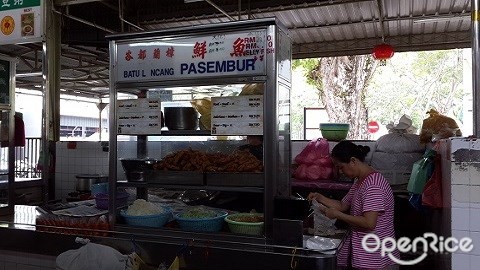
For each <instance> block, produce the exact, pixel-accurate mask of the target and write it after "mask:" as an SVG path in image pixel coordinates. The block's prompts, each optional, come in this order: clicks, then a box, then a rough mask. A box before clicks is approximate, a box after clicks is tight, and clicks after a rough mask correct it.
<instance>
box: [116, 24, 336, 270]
mask: <svg viewBox="0 0 480 270" xmlns="http://www.w3.org/2000/svg"><path fill="white" fill-rule="evenodd" d="M108 39H109V40H110V138H109V147H110V152H109V193H108V197H109V198H111V199H109V200H108V211H109V213H108V214H109V222H110V228H112V229H113V231H114V232H115V235H117V236H122V235H128V237H130V238H133V239H136V241H142V239H143V240H144V239H149V240H151V239H157V241H158V242H159V243H163V244H164V245H177V248H178V246H180V247H181V246H182V245H185V241H188V243H194V245H193V246H195V248H199V247H200V248H203V249H208V250H212V251H211V252H210V253H209V254H212V253H213V252H216V253H217V254H225V256H220V257H218V258H217V260H219V261H221V262H223V263H226V262H227V261H229V260H231V257H230V256H229V255H228V253H229V252H234V253H243V254H250V255H251V256H249V257H246V258H250V259H247V260H246V261H245V260H242V264H244V265H249V266H252V265H255V263H257V264H259V263H260V262H259V261H258V260H257V259H258V258H262V256H273V257H275V256H279V258H283V259H280V260H278V261H277V263H284V262H286V261H288V259H290V262H292V263H293V262H295V263H296V262H297V260H300V261H303V263H301V264H299V267H298V268H303V267H310V268H309V269H311V267H312V266H313V267H315V268H316V269H334V268H335V253H334V252H333V253H332V250H330V251H329V252H328V253H322V252H312V251H311V250H306V249H304V248H303V245H302V244H304V242H305V239H304V238H302V237H303V235H302V233H303V221H301V220H285V219H279V218H276V217H275V215H274V213H275V212H276V211H275V209H274V208H275V205H274V199H275V198H277V197H289V196H290V169H289V168H290V159H291V154H290V136H289V132H290V126H289V121H290V114H289V113H290V108H289V106H290V88H291V41H290V38H289V37H288V34H287V31H286V30H285V28H284V27H282V26H281V25H280V24H279V22H278V21H277V20H275V19H261V20H251V21H238V22H230V23H222V24H214V25H202V26H196V27H188V28H178V29H168V30H162V31H154V32H141V33H129V34H120V35H112V36H109V37H108ZM202 100H203V101H205V100H207V101H210V106H206V107H207V108H208V110H206V112H205V110H203V109H205V106H204V107H202V106H195V105H198V102H200V103H201V101H202ZM191 105H193V107H194V108H195V109H196V111H197V112H198V114H194V116H193V117H192V116H191V113H190V112H189V111H191V110H189V109H188V107H191ZM194 113H196V112H194ZM198 116H200V117H198ZM164 125H165V126H164ZM244 136H261V138H262V139H263V157H262V158H260V160H259V159H257V158H256V157H255V156H253V155H251V153H246V152H244V151H238V148H239V147H240V146H241V144H242V143H243V142H242V141H240V140H239V138H241V137H244ZM125 137H127V138H128V139H127V140H124V139H125ZM132 162H137V163H138V162H140V165H138V164H137V165H136V166H137V167H136V169H135V168H134V169H133V170H130V169H129V168H131V165H132ZM134 167H135V166H134ZM132 190H133V192H132ZM125 191H127V193H129V196H130V198H129V201H128V202H125V201H123V200H122V198H121V197H123V196H124V194H125ZM188 192H197V193H199V192H200V193H216V194H222V195H223V194H225V193H226V194H229V195H231V194H235V196H234V197H236V198H240V199H238V203H237V204H230V205H228V204H210V205H208V206H209V207H206V208H203V209H202V210H201V211H203V212H202V213H201V215H200V217H199V218H198V219H195V218H192V219H190V220H189V218H190V217H187V215H185V212H187V211H188V210H187V209H190V208H191V207H190V205H188V204H187V205H181V207H178V204H172V203H171V202H172V201H173V200H172V199H178V198H179V197H181V196H186V195H185V194H187V193H188ZM178 194H180V196H177V195H178ZM132 195H133V197H134V198H131V196H132ZM242 198H243V199H242ZM259 198H260V199H259ZM210 199H211V197H210ZM223 199H224V200H227V201H228V200H229V199H230V198H225V197H224V198H223ZM132 200H135V201H134V202H133V203H132ZM150 201H151V202H150ZM154 201H156V202H157V205H160V207H162V208H163V210H162V211H168V214H171V216H169V217H165V218H164V219H165V220H166V221H164V222H160V223H155V225H152V224H149V223H148V222H147V223H145V222H144V221H145V220H144V219H143V221H141V222H136V221H138V218H136V217H132V216H129V214H128V212H129V211H130V210H131V209H130V207H131V206H133V205H134V204H136V203H142V204H143V205H144V207H145V208H148V207H150V206H151V204H152V203H153V202H154ZM218 201H221V200H218ZM184 202H185V201H184ZM242 203H249V205H248V206H247V207H248V208H250V207H251V208H252V209H253V210H254V211H256V212H258V213H260V214H257V216H260V217H262V218H263V221H262V222H261V223H262V226H263V228H261V229H260V230H254V232H253V233H245V231H241V230H240V231H235V229H232V227H230V226H229V224H226V222H224V220H225V221H226V220H227V219H228V217H229V216H231V215H232V214H235V213H242V212H243V213H244V214H246V213H245V212H248V210H246V209H245V207H241V205H242ZM127 205H129V206H128V210H127V211H126V207H127ZM149 205H150V206H149ZM152 207H153V206H152ZM195 209H198V208H195ZM205 209H206V210H205ZM279 210H280V209H277V212H278V211H279ZM194 211H196V210H194ZM205 211H213V212H214V214H213V216H212V217H206V216H204V215H205ZM220 213H221V214H220ZM188 214H189V215H192V213H191V212H189V213H188ZM195 215H198V212H197V213H195ZM226 217H227V218H226ZM207 218H211V219H215V220H219V222H220V223H219V224H218V223H217V224H212V223H209V222H210V221H211V220H209V221H208V222H207V221H206V219H207ZM132 220H133V221H132ZM185 221H186V222H187V223H188V222H190V223H191V222H197V221H200V222H203V224H202V225H199V224H198V223H191V224H192V225H191V226H184V225H183V222H185ZM213 227H215V228H213ZM298 236H299V237H298ZM299 238H300V240H299ZM298 240H299V241H298ZM302 240H303V243H302ZM187 245H188V246H190V244H187ZM165 247H166V246H163V248H165ZM297 249H298V251H297ZM232 254H233V253H232ZM292 254H293V255H292ZM273 257H272V258H273ZM253 258H256V259H253ZM265 258H266V257H265ZM285 258H287V260H286V261H285ZM220 264H221V263H220ZM301 265H302V266H301ZM210 267H212V265H210ZM305 269H306V268H305Z"/></svg>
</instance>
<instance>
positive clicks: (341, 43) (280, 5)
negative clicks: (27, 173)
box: [0, 0, 471, 96]
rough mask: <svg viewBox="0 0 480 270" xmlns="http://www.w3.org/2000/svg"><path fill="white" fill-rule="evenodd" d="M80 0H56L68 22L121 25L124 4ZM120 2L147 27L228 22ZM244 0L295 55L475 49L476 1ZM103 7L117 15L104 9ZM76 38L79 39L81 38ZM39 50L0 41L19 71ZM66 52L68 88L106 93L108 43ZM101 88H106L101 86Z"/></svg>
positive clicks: (139, 0)
mask: <svg viewBox="0 0 480 270" xmlns="http://www.w3.org/2000/svg"><path fill="white" fill-rule="evenodd" d="M212 1H213V2H214V3H216V4H217V5H218V6H219V7H220V8H224V9H225V10H223V11H225V12H227V13H228V14H229V15H230V16H232V17H233V18H235V19H237V18H238V10H235V8H236V7H237V6H238V0H212ZM80 2H82V3H81V4H78V1H74V0H56V3H57V4H59V5H61V6H62V7H64V6H68V8H69V12H68V14H67V13H66V12H65V13H64V14H65V17H64V24H66V25H67V26H68V24H69V23H70V21H71V20H70V19H68V18H69V17H68V16H73V15H75V16H77V17H81V18H83V19H85V20H87V19H86V18H89V17H90V18H95V20H94V23H92V24H93V25H95V24H99V23H98V22H99V21H100V22H101V21H104V22H109V23H111V25H102V26H107V27H109V28H111V29H115V28H116V29H117V31H120V30H119V29H118V27H119V25H120V22H119V14H117V13H118V12H119V10H120V9H119V8H118V7H117V9H116V10H115V8H116V6H117V5H118V1H116V0H104V1H95V0H83V1H80ZM122 2H124V3H125V7H124V10H123V11H124V13H125V14H124V16H125V18H127V19H129V20H130V22H134V23H135V24H137V25H138V26H140V27H142V28H144V29H145V30H156V29H169V28H174V27H185V26H192V25H200V24H212V23H218V22H227V21H229V19H228V18H227V17H226V16H225V15H224V14H222V12H220V11H219V10H217V9H216V8H214V7H212V6H210V5H209V4H208V3H206V2H197V3H192V4H185V3H183V1H182V0H163V1H162V5H158V1H156V0H124V1H122ZM244 2H245V1H242V2H241V4H242V9H241V12H240V13H241V16H240V18H241V19H243V20H245V19H248V18H267V17H276V18H278V19H279V20H280V21H281V22H282V23H283V24H284V25H285V26H286V27H287V28H288V29H289V32H290V35H291V37H292V41H293V50H292V53H293V57H294V58H305V57H320V56H335V55H348V54H367V53H371V51H372V48H373V47H374V46H375V45H377V44H379V43H381V42H382V41H385V42H387V43H389V44H391V45H393V46H394V48H395V50H396V51H417V50H433V49H450V48H461V47H470V43H471V33H470V28H471V20H470V12H471V11H470V10H471V1H470V0H356V1H355V0H319V1H313V0H276V1H269V0H256V1H249V5H250V6H249V5H246V4H245V3H244ZM105 6H107V7H109V8H110V9H111V10H112V14H110V15H108V14H107V13H106V12H105V10H104V9H100V8H98V7H104V8H105ZM97 12H98V14H97ZM72 14H73V15H72ZM107 15H108V16H107ZM97 18H98V19H97ZM133 19H134V20H133ZM123 25H127V26H128V24H126V23H123ZM75 27H77V28H79V29H80V27H81V29H80V30H81V32H80V33H82V34H85V33H87V34H88V33H89V32H92V31H89V30H91V29H94V28H92V25H90V26H88V25H84V24H79V25H78V23H77V25H75ZM66 29H67V30H68V31H72V30H75V28H66ZM96 30H97V31H99V30H98V29H96ZM131 30H132V31H134V30H135V29H134V28H131ZM69 33H70V32H66V33H65V34H69ZM97 35H98V34H97ZM67 36H68V35H67ZM76 40H77V42H78V40H80V42H81V41H82V36H78V37H76ZM66 42H67V43H68V40H67V41H66ZM41 49H42V48H41V45H40V44H29V45H5V46H1V47H0V53H3V54H7V55H10V56H18V57H19V58H20V59H21V60H22V61H20V62H19V64H18V71H17V73H29V72H30V73H31V72H38V71H39V70H40V71H41V61H39V60H41V59H39V55H41ZM62 55H63V56H62V59H61V62H62V72H61V75H62V81H61V85H62V88H64V89H68V91H72V92H73V91H77V92H79V93H80V94H82V93H83V94H92V95H96V94H98V95H99V96H100V95H105V94H107V93H108V91H107V90H106V89H107V87H108V53H107V48H106V47H103V48H99V47H91V46H88V44H63V45H62ZM39 82H41V78H40V77H39V76H25V77H23V78H18V79H17V84H18V85H19V86H20V87H22V86H23V87H27V88H31V87H33V86H34V85H35V84H37V85H38V84H39ZM93 87H95V88H93ZM102 87H103V90H99V89H100V88H102ZM92 89H93V90H92ZM95 89H96V90H95Z"/></svg>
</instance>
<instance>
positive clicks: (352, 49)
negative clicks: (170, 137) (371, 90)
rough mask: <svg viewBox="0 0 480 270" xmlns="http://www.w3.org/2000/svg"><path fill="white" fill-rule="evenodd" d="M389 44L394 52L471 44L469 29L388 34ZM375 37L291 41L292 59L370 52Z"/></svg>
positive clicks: (466, 46) (467, 45)
mask: <svg viewBox="0 0 480 270" xmlns="http://www.w3.org/2000/svg"><path fill="white" fill-rule="evenodd" d="M388 40H389V44H390V45H392V46H393V47H394V48H395V51H396V52H406V51H430V50H445V49H456V48H469V47H471V33H470V31H463V32H452V33H437V34H421V35H406V36H391V37H389V38H388ZM377 44H378V38H369V39H358V40H349V41H326V42H315V43H308V44H293V47H292V57H293V58H294V59H302V58H315V57H330V56H344V55H358V54H370V53H372V49H373V47H374V46H375V45H377Z"/></svg>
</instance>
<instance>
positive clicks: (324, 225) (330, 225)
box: [311, 200, 337, 236]
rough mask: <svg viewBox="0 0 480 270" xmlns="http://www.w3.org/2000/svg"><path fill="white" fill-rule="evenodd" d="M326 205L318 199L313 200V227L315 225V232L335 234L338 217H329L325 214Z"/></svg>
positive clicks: (323, 234) (325, 234)
mask: <svg viewBox="0 0 480 270" xmlns="http://www.w3.org/2000/svg"><path fill="white" fill-rule="evenodd" d="M325 207H326V206H325V205H323V204H321V203H319V202H317V201H316V200H312V207H311V209H312V210H313V211H314V212H313V227H314V230H315V231H314V234H315V235H321V236H327V235H334V234H335V230H336V229H337V228H336V227H335V222H336V221H337V220H336V219H329V218H328V217H327V216H325V215H324V214H323V211H322V209H324V208H325Z"/></svg>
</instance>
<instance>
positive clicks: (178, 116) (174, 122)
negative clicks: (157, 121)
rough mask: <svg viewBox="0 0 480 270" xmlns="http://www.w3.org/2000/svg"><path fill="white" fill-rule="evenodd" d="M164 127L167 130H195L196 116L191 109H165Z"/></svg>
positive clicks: (196, 125)
mask: <svg viewBox="0 0 480 270" xmlns="http://www.w3.org/2000/svg"><path fill="white" fill-rule="evenodd" d="M164 111H165V126H166V127H167V128H168V129H169V130H195V129H197V127H198V114H197V111H196V110H195V109H194V108H193V107H165V108H164Z"/></svg>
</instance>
